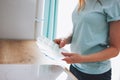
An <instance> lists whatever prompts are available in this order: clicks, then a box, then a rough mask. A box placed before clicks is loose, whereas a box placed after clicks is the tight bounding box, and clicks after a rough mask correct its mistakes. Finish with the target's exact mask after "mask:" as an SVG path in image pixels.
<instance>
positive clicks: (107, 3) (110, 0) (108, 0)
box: [100, 0, 120, 7]
mask: <svg viewBox="0 0 120 80" xmlns="http://www.w3.org/2000/svg"><path fill="white" fill-rule="evenodd" d="M100 2H101V3H102V5H103V6H104V7H111V6H114V5H116V4H120V0H100Z"/></svg>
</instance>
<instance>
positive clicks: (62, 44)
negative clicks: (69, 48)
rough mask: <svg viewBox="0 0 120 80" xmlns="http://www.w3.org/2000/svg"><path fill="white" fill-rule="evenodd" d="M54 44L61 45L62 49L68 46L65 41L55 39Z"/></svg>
mask: <svg viewBox="0 0 120 80" xmlns="http://www.w3.org/2000/svg"><path fill="white" fill-rule="evenodd" d="M54 42H55V43H56V44H58V45H59V47H60V48H62V47H64V46H65V45H66V40H65V39H55V40H54Z"/></svg>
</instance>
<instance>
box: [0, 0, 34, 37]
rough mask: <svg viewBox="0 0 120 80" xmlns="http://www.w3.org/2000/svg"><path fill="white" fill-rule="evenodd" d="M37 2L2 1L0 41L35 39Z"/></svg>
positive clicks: (23, 0)
mask: <svg viewBox="0 0 120 80" xmlns="http://www.w3.org/2000/svg"><path fill="white" fill-rule="evenodd" d="M35 13H36V0H0V39H34V33H35V28H34V27H35V15H36V14H35Z"/></svg>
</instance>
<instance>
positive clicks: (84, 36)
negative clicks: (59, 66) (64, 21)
mask: <svg viewBox="0 0 120 80" xmlns="http://www.w3.org/2000/svg"><path fill="white" fill-rule="evenodd" d="M100 1H101V3H99V2H97V0H85V2H86V4H85V8H84V9H83V10H80V11H79V12H78V10H77V9H78V6H77V7H76V8H75V10H74V11H73V14H72V21H73V37H72V42H71V51H72V52H75V53H79V54H82V55H87V54H93V53H95V52H98V51H101V50H104V49H106V48H107V47H109V22H111V21H117V20H120V0H100ZM72 65H73V66H74V67H75V68H77V69H78V70H80V71H82V72H85V73H89V74H101V73H104V72H106V71H108V70H110V68H111V64H110V60H106V61H102V62H90V63H76V64H72Z"/></svg>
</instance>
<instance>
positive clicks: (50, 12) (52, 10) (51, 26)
mask: <svg viewBox="0 0 120 80" xmlns="http://www.w3.org/2000/svg"><path fill="white" fill-rule="evenodd" d="M57 10H58V0H45V11H44V24H43V35H44V36H46V37H47V38H49V39H50V40H53V39H54V38H55V36H56V35H55V34H56V25H57Z"/></svg>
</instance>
